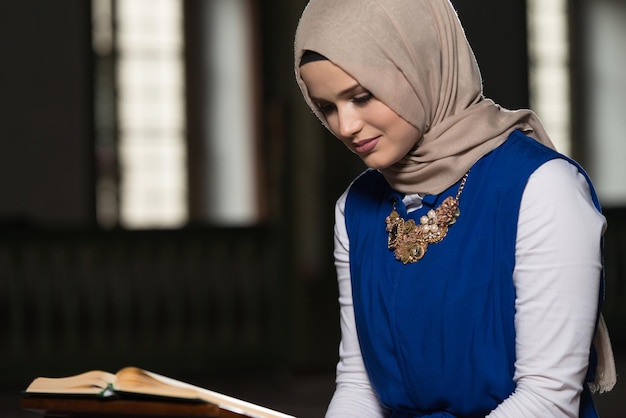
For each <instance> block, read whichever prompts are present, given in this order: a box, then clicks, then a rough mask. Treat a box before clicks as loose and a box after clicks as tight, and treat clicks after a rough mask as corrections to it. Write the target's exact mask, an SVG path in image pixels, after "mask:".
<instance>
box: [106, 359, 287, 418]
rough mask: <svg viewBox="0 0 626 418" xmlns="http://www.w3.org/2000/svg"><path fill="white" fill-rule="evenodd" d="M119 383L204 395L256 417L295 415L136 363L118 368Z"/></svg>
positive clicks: (167, 393) (145, 390) (169, 393)
mask: <svg viewBox="0 0 626 418" xmlns="http://www.w3.org/2000/svg"><path fill="white" fill-rule="evenodd" d="M116 384H118V385H119V388H118V389H119V390H122V391H124V390H128V391H141V393H148V394H155V395H162V396H174V397H182V398H187V399H201V400H204V401H206V402H209V403H212V404H215V405H218V406H219V407H220V408H222V409H226V410H229V411H232V412H235V413H238V414H242V415H244V416H248V417H254V418H295V417H293V416H291V415H287V414H283V413H281V412H278V411H274V410H272V409H269V408H265V407H262V406H259V405H256V404H253V403H250V402H246V401H242V400H240V399H237V398H233V397H231V396H227V395H223V394H221V393H217V392H214V391H211V390H208V389H204V388H201V387H198V386H194V385H191V384H189V383H185V382H181V381H178V380H175V379H172V378H169V377H165V376H161V375H159V374H156V373H152V372H149V371H146V370H141V369H138V368H135V367H128V368H125V369H122V370H121V371H120V372H118V379H117V382H116Z"/></svg>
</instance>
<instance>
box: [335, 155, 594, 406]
mask: <svg viewBox="0 0 626 418" xmlns="http://www.w3.org/2000/svg"><path fill="white" fill-rule="evenodd" d="M346 196H347V191H346V192H345V193H344V194H343V195H342V196H341V197H340V198H339V199H338V201H337V204H336V207H335V251H334V256H335V265H336V268H337V279H338V285H339V305H340V321H341V324H340V326H341V343H340V346H339V356H340V360H339V363H338V364H337V378H336V382H337V387H336V390H335V393H334V395H333V398H332V400H331V403H330V405H329V408H328V411H327V415H326V417H327V418H349V417H359V418H368V417H371V418H378V417H384V416H385V413H384V410H383V409H382V408H381V406H380V404H379V402H378V400H377V398H376V395H375V393H374V392H373V390H372V387H371V385H370V382H369V379H368V376H367V373H366V371H365V367H364V364H363V359H362V357H361V350H360V348H359V342H358V337H357V332H356V324H355V319H354V310H353V306H352V287H351V279H350V266H349V262H350V261H349V249H350V243H349V239H348V235H347V231H346V226H345V218H344V209H345V203H346ZM404 203H405V204H406V206H407V210H409V211H411V210H416V209H418V208H419V207H421V197H420V196H419V195H408V196H406V197H405V198H404ZM605 228H606V220H605V218H604V216H602V215H601V214H600V213H598V211H597V210H596V209H595V207H594V205H593V202H592V200H591V194H590V191H589V186H588V184H587V181H586V179H585V178H584V176H583V175H582V174H580V173H579V172H578V169H577V168H576V167H574V166H573V165H571V164H570V163H568V162H567V161H565V160H563V159H555V160H551V161H549V162H547V163H544V164H543V165H542V166H541V167H539V168H538V169H537V170H536V171H535V172H534V173H533V174H532V176H531V177H530V178H529V180H528V183H527V185H526V188H525V190H524V194H523V196H522V201H521V205H520V213H519V220H518V234H517V241H516V254H515V270H514V272H513V283H514V286H515V290H516V301H515V309H516V313H515V332H516V341H515V349H516V362H515V375H514V380H515V383H516V389H515V391H514V392H513V394H511V396H510V397H509V398H507V399H506V400H504V401H503V402H502V403H501V404H500V405H499V406H498V407H497V408H496V409H495V410H494V411H492V412H491V413H490V414H489V415H488V417H489V418H503V417H507V418H511V417H537V418H550V417H577V416H578V409H579V403H580V393H581V390H582V382H583V381H584V378H585V375H586V371H587V365H588V358H589V347H590V345H591V341H592V338H593V335H592V334H593V330H594V326H595V321H596V314H597V302H598V292H599V285H600V282H599V277H600V270H601V268H602V266H601V254H600V252H601V249H600V240H601V236H602V234H603V233H604V230H605ZM538 277H540V279H539V278H538Z"/></svg>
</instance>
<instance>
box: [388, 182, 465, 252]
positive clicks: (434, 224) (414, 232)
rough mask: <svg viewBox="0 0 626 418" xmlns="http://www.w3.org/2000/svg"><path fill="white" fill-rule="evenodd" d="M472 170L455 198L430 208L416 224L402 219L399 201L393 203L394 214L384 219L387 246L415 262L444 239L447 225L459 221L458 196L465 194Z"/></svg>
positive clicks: (392, 210) (411, 220)
mask: <svg viewBox="0 0 626 418" xmlns="http://www.w3.org/2000/svg"><path fill="white" fill-rule="evenodd" d="M468 175H469V171H468V172H467V173H465V175H464V176H463V179H462V180H461V184H459V190H457V192H456V197H454V198H453V197H452V196H448V197H446V198H445V199H444V201H443V202H441V205H439V207H438V208H436V209H431V210H429V211H428V213H427V214H426V215H424V216H422V217H421V218H420V223H419V225H417V224H416V223H415V221H414V220H413V219H409V220H408V221H406V220H404V219H402V218H401V217H400V214H398V212H397V211H396V202H395V201H394V202H393V208H392V209H391V213H390V214H389V216H387V218H386V219H385V223H386V224H387V228H386V231H387V232H388V233H389V235H388V237H387V248H389V249H390V250H393V253H394V254H395V256H396V259H398V260H399V261H402V263H404V264H407V263H415V262H416V261H419V260H421V259H422V258H423V257H424V254H426V250H427V249H428V245H429V244H436V243H438V242H440V241H441V240H443V239H444V238H445V237H446V234H447V233H448V228H449V227H450V226H451V225H453V224H454V223H455V222H456V219H457V218H458V217H459V215H460V214H461V211H460V209H459V198H460V197H461V193H463V188H464V187H465V182H466V181H467V176H468Z"/></svg>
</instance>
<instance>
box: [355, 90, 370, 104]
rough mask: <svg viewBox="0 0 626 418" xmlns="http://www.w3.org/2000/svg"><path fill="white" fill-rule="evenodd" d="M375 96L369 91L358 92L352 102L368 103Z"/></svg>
mask: <svg viewBox="0 0 626 418" xmlns="http://www.w3.org/2000/svg"><path fill="white" fill-rule="evenodd" d="M373 98H374V95H373V94H372V93H370V92H369V91H368V92H365V93H361V94H357V95H356V96H354V97H353V98H352V102H354V103H359V104H361V103H367V102H369V101H370V100H371V99H373Z"/></svg>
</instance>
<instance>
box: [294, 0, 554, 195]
mask: <svg viewBox="0 0 626 418" xmlns="http://www.w3.org/2000/svg"><path fill="white" fill-rule="evenodd" d="M305 50H311V51H315V52H318V53H320V54H322V55H324V56H325V57H327V58H328V59H329V60H330V61H332V62H333V63H334V64H336V65H338V66H339V67H340V68H342V69H343V70H344V71H345V72H346V73H348V74H350V75H351V76H352V77H353V78H354V79H356V80H357V81H358V82H359V83H360V84H361V85H362V86H363V87H364V88H366V89H367V90H369V91H370V92H371V93H372V94H373V95H374V96H375V97H376V98H377V99H379V100H381V101H382V102H383V103H385V104H386V105H387V106H389V107H390V108H391V109H392V110H394V111H395V112H396V113H397V114H398V115H400V116H401V117H403V118H404V119H405V120H406V121H408V122H409V123H411V124H412V125H413V126H415V127H416V128H417V129H418V130H419V132H420V133H421V137H419V138H415V143H416V147H415V148H414V150H413V151H412V152H411V153H410V154H409V155H407V156H406V157H405V158H403V159H402V160H401V161H399V162H397V163H396V164H394V165H393V166H391V167H389V168H386V169H384V170H381V172H382V173H383V175H384V176H385V178H386V179H387V181H388V182H389V184H390V185H391V186H392V187H393V188H394V189H396V190H398V191H400V192H403V193H422V194H438V193H440V192H442V191H443V190H445V189H447V188H448V187H450V186H451V185H453V184H454V183H456V182H457V181H458V180H459V179H460V178H461V177H463V175H464V174H465V172H467V171H468V170H469V169H470V167H471V166H472V165H473V164H474V163H475V162H476V161H477V160H478V159H480V158H481V157H482V156H483V155H485V154H487V153H488V152H489V151H491V150H493V149H494V148H496V147H498V146H499V145H500V144H501V143H502V142H504V141H505V140H506V138H507V137H508V135H509V134H510V133H511V132H512V131H513V130H514V129H520V130H522V131H523V132H524V133H526V134H527V135H529V136H531V137H533V138H535V139H537V140H538V141H539V142H541V143H543V144H546V145H547V146H550V147H553V145H552V142H551V141H550V139H549V138H548V135H547V134H546V132H545V130H544V128H543V127H542V125H541V123H540V122H539V120H538V118H537V116H536V115H535V114H534V113H533V112H531V111H529V110H518V111H510V110H506V109H504V108H502V107H500V106H498V105H497V104H495V103H494V102H493V101H492V100H489V99H486V98H485V97H483V94H482V80H481V76H480V72H479V69H478V65H477V63H476V60H475V58H474V53H473V51H472V49H471V48H470V46H469V44H468V42H467V39H466V37H465V33H464V30H463V28H462V26H461V24H460V22H459V20H458V18H457V15H456V11H455V10H454V9H453V7H452V5H451V4H450V3H449V1H448V0H341V1H337V0H313V1H310V2H309V4H308V5H307V7H306V8H305V10H304V12H303V14H302V17H301V19H300V22H299V25H298V28H297V31H296V38H295V73H296V80H297V81H298V84H299V86H300V88H301V90H302V93H303V95H304V97H305V100H306V101H307V103H308V105H309V106H310V107H311V109H313V111H314V113H316V115H317V116H318V117H319V118H320V119H321V120H322V122H323V123H324V119H323V117H322V116H321V115H320V114H319V112H317V109H316V107H315V105H314V104H313V103H312V102H311V100H310V98H309V96H308V93H307V89H306V86H305V85H304V83H303V81H302V78H301V77H300V72H299V63H300V58H301V56H302V54H303V52H304V51H305Z"/></svg>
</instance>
